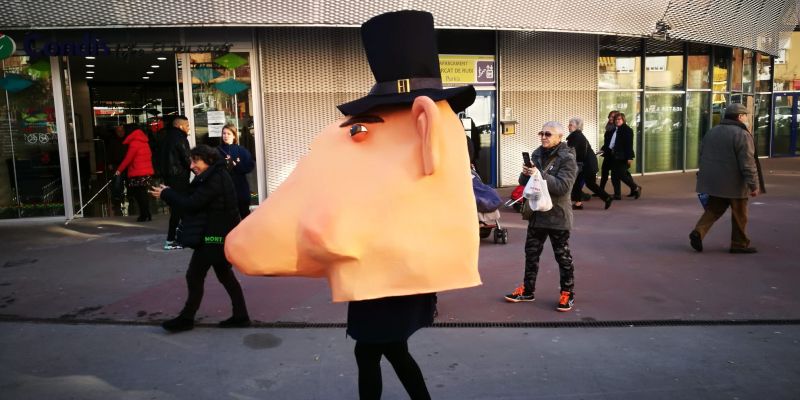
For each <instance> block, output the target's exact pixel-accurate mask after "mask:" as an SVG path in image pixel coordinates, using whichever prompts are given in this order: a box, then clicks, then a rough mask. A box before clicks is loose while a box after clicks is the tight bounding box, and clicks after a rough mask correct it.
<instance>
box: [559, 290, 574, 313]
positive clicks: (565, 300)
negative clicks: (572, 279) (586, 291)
mask: <svg viewBox="0 0 800 400" xmlns="http://www.w3.org/2000/svg"><path fill="white" fill-rule="evenodd" d="M574 303H575V294H574V293H572V292H567V291H562V292H561V297H559V299H558V305H557V306H556V310H558V311H569V310H572V305H573V304H574Z"/></svg>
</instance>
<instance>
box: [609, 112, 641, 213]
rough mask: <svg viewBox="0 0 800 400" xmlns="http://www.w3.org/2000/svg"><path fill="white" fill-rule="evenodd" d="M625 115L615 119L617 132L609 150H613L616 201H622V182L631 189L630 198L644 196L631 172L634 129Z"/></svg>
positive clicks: (613, 182) (612, 179) (612, 166)
mask: <svg viewBox="0 0 800 400" xmlns="http://www.w3.org/2000/svg"><path fill="white" fill-rule="evenodd" d="M627 122H628V121H627V120H626V119H625V114H623V113H619V114H617V116H616V117H615V118H614V125H615V126H616V130H614V132H613V133H612V134H611V139H610V143H609V145H608V148H609V149H611V154H612V159H613V161H612V164H611V185H613V186H614V200H622V190H621V188H620V181H622V182H624V183H625V184H626V185H628V187H629V188H630V189H631V194H630V195H628V197H633V198H635V199H638V198H639V197H640V196H641V195H642V187H641V186H639V185H637V184H636V182H634V181H633V177H632V176H631V173H630V171H629V169H630V167H631V164H632V163H633V159H634V157H636V153H634V151H633V129H631V127H630V126H628V123H627Z"/></svg>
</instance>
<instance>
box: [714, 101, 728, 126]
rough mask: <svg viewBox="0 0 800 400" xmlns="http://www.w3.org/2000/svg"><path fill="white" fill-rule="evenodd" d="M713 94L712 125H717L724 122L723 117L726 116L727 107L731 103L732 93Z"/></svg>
mask: <svg viewBox="0 0 800 400" xmlns="http://www.w3.org/2000/svg"><path fill="white" fill-rule="evenodd" d="M711 96H712V97H711V99H712V100H711V127H715V126H717V125H719V123H720V122H722V117H724V116H725V114H724V113H725V107H727V106H728V104H729V103H730V95H728V94H725V93H714V94H712V95H711Z"/></svg>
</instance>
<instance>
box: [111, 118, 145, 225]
mask: <svg viewBox="0 0 800 400" xmlns="http://www.w3.org/2000/svg"><path fill="white" fill-rule="evenodd" d="M125 130H126V131H127V132H129V133H128V136H127V137H126V138H125V140H124V141H123V142H122V143H123V144H125V145H127V146H128V151H127V152H126V153H125V159H123V160H122V162H121V163H120V164H119V167H117V172H116V174H117V175H120V174H122V173H123V172H125V170H127V171H128V193H130V194H131V196H132V197H133V198H134V199H136V204H137V205H138V206H139V218H137V219H136V220H137V221H139V222H142V221H150V220H151V219H152V217H151V215H150V201H149V199H148V197H147V188H149V187H150V186H152V185H153V174H154V173H155V171H154V170H153V154H152V152H151V151H150V145H149V144H148V139H147V135H146V134H145V133H144V131H142V130H141V129H139V128H137V127H136V126H133V125H127V126H126V127H125Z"/></svg>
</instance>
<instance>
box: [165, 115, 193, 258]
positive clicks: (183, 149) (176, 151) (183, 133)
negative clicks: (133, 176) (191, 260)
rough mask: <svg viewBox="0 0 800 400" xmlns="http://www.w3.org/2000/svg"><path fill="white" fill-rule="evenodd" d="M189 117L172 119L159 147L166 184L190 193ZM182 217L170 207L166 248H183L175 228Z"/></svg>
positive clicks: (185, 193)
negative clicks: (177, 239) (176, 239)
mask: <svg viewBox="0 0 800 400" xmlns="http://www.w3.org/2000/svg"><path fill="white" fill-rule="evenodd" d="M189 132H190V130H189V119H188V118H186V117H185V116H183V115H179V116H177V117H175V118H174V119H173V120H172V126H171V127H170V128H169V129H168V131H167V132H166V137H165V138H164V142H163V146H160V147H159V152H160V154H159V159H160V162H159V163H158V164H159V166H160V168H161V171H160V173H161V177H162V178H163V179H164V184H165V185H166V186H169V187H170V188H171V189H172V190H175V191H177V192H178V193H180V194H183V195H188V194H189V174H190V172H191V171H190V166H189V164H190V161H189V139H188V138H187V137H188V136H189ZM180 219H181V215H180V210H177V209H175V208H174V207H170V208H169V226H168V228H167V240H166V241H165V242H164V250H176V249H181V248H183V247H181V245H180V244H178V243H177V242H176V241H175V229H176V228H177V227H178V222H179V221H180Z"/></svg>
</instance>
